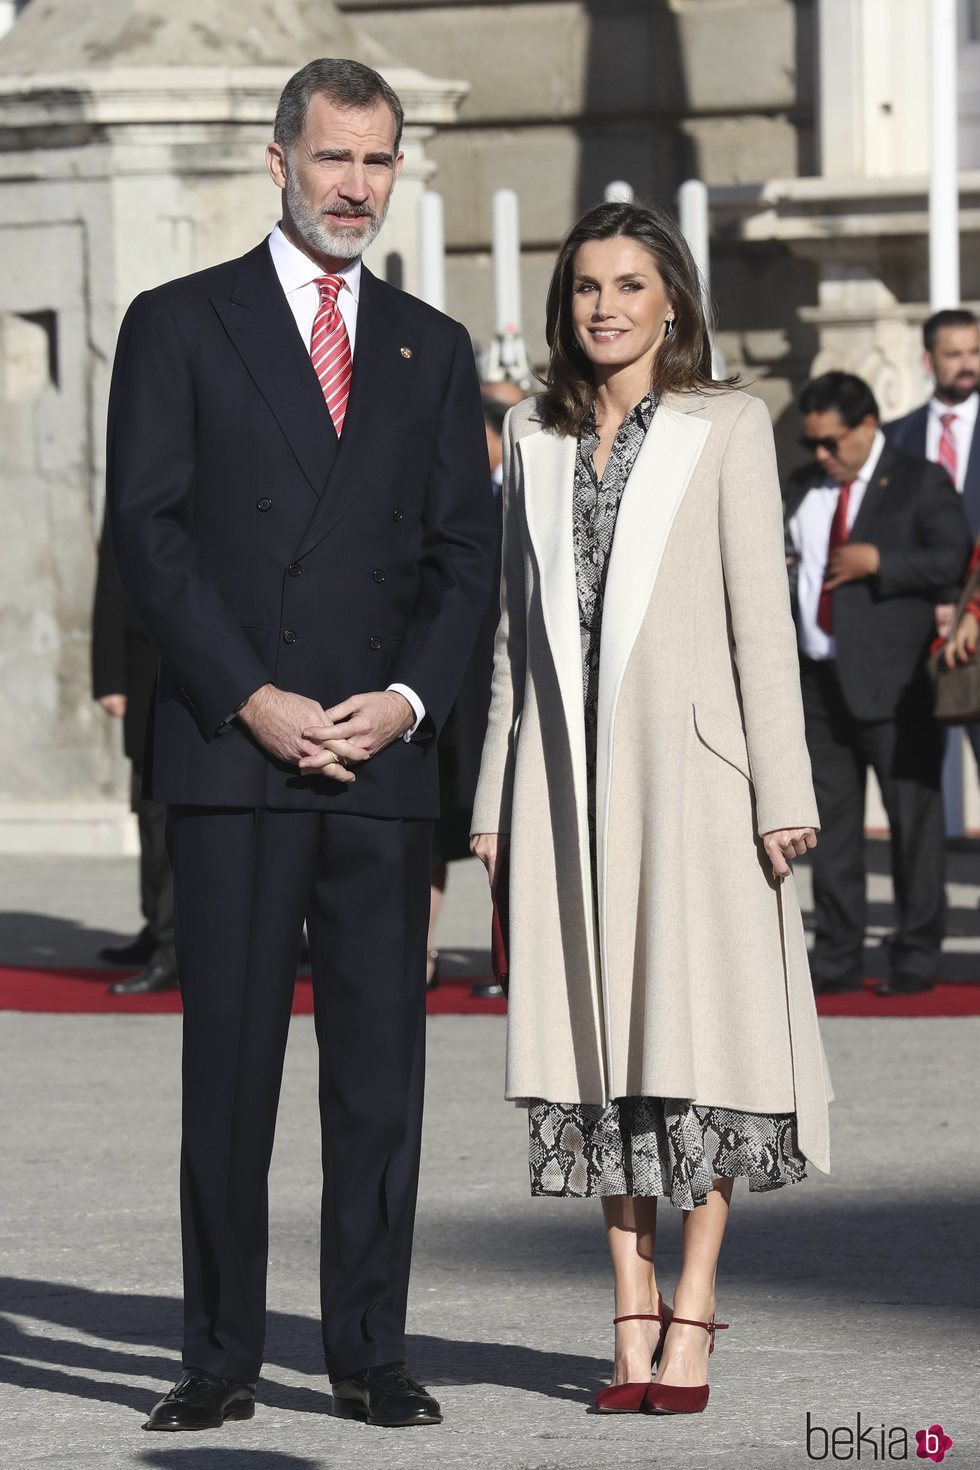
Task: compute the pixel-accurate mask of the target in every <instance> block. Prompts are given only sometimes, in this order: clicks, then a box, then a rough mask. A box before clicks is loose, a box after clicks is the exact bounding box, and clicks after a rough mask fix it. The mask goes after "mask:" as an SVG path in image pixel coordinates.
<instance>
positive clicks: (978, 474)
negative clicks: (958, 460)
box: [963, 417, 980, 536]
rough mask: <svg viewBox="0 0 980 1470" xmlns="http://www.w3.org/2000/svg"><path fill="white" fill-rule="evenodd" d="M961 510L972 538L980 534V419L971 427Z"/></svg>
mask: <svg viewBox="0 0 980 1470" xmlns="http://www.w3.org/2000/svg"><path fill="white" fill-rule="evenodd" d="M963 509H964V511H965V512H966V518H967V520H968V521H969V522H970V529H971V531H972V532H973V534H974V536H976V535H978V534H980V417H978V419H977V421H976V422H975V423H974V425H973V439H972V441H971V443H970V453H969V456H968V458H967V461H966V474H965V476H964V478H963Z"/></svg>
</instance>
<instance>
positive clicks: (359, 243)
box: [286, 174, 391, 260]
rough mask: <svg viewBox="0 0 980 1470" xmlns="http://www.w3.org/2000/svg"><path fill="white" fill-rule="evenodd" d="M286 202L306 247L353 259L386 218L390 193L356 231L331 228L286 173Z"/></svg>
mask: <svg viewBox="0 0 980 1470" xmlns="http://www.w3.org/2000/svg"><path fill="white" fill-rule="evenodd" d="M286 203H287V205H288V206H289V213H290V216H291V218H292V221H293V223H294V224H295V226H296V228H297V230H298V231H299V233H300V235H301V237H302V239H303V241H304V243H305V244H306V245H307V246H309V248H310V250H312V251H313V252H314V253H315V254H317V255H332V256H333V257H334V258H335V259H336V260H356V259H357V257H358V256H359V255H363V254H364V252H365V250H366V249H367V248H368V246H369V245H370V244H371V243H372V241H374V240H376V239H377V237H378V233H379V231H380V229H381V226H382V225H383V224H384V222H385V220H386V219H387V217H388V205H389V204H390V203H391V195H390V194H389V195H388V198H387V199H386V200H385V206H384V209H383V210H382V211H381V213H380V215H378V214H373V213H372V217H371V219H370V221H369V223H368V224H367V226H366V227H365V228H363V229H362V230H359V231H358V232H357V233H356V234H355V233H354V232H353V231H351V230H349V229H348V230H345V229H339V230H332V229H331V228H330V225H329V224H328V223H327V221H328V220H329V219H330V216H329V215H328V214H321V213H320V211H319V210H318V209H314V208H313V207H312V205H311V204H310V202H309V200H308V199H307V198H306V196H305V195H304V193H303V192H302V190H301V189H300V187H299V184H298V183H297V182H296V179H295V177H294V175H292V174H287V175H286ZM365 208H369V206H367V205H366V206H365Z"/></svg>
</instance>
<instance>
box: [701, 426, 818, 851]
mask: <svg viewBox="0 0 980 1470" xmlns="http://www.w3.org/2000/svg"><path fill="white" fill-rule="evenodd" d="M718 513H719V530H720V535H721V554H722V564H723V567H724V573H725V588H726V591H727V594H728V603H729V609H730V614H731V627H732V638H733V641H734V654H735V665H736V668H737V670H738V679H739V686H740V690H741V697H742V714H743V719H744V723H745V739H746V745H747V747H748V756H749V768H750V770H751V772H752V780H753V784H754V786H755V796H756V819H757V824H758V831H759V835H760V836H761V835H763V834H764V833H766V832H774V831H777V830H778V829H780V828H784V827H817V826H818V817H817V804H816V799H815V797H814V794H813V782H812V779H811V775H810V758H809V755H808V753H807V748H806V736H805V734H804V728H803V701H802V697H801V694H800V668H799V657H798V654H797V649H796V633H795V630H794V627H793V619H792V615H791V613H790V602H789V587H788V584H787V579H786V561H785V545H784V539H783V519H782V502H781V499H780V494H779V478H778V475H777V472H776V451H775V445H774V443H773V434H772V424H771V423H770V420H769V414H768V411H767V409H766V407H765V404H764V403H762V402H761V400H759V399H750V400H749V401H748V402H747V403H746V404H745V407H744V408H743V409H742V411H741V412H740V414H739V416H738V418H737V419H736V421H735V424H734V426H733V427H732V430H731V434H730V435H729V439H728V443H727V445H726V448H725V453H724V457H723V460H722V466H721V479H720V485H719V512H718Z"/></svg>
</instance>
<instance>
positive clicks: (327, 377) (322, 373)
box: [310, 276, 354, 439]
mask: <svg viewBox="0 0 980 1470" xmlns="http://www.w3.org/2000/svg"><path fill="white" fill-rule="evenodd" d="M313 284H314V285H315V286H316V288H317V290H318V291H319V292H320V307H319V310H318V311H317V314H316V316H315V317H314V319H313V335H312V337H311V338H310V358H311V360H312V362H313V366H314V368H315V369H316V375H317V377H318V378H319V379H320V387H321V388H322V389H323V398H324V402H325V403H326V405H327V408H328V410H329V412H330V417H331V418H332V419H333V426H334V428H335V429H336V430H337V438H338V439H339V438H340V432H341V430H342V429H343V427H344V416H345V414H346V413H347V400H348V398H349V397H350V380H351V374H352V372H353V370H354V364H353V359H352V357H351V350H350V338H349V337H348V335H347V327H346V324H345V322H344V318H343V316H342V315H341V311H340V307H339V306H338V305H337V297H338V295H339V293H340V290H341V287H342V286H343V284H344V278H343V276H320V277H319V278H318V279H317V280H316V281H314V283H313Z"/></svg>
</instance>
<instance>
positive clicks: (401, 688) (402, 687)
mask: <svg viewBox="0 0 980 1470" xmlns="http://www.w3.org/2000/svg"><path fill="white" fill-rule="evenodd" d="M388 689H389V690H390V691H391V692H392V693H394V694H401V695H402V696H403V697H404V698H405V699H407V700H408V702H409V704H410V705H411V706H412V709H413V710H414V712H415V724H414V725H413V726H412V728H411V729H410V730H406V731H405V733H404V735H403V736H402V739H403V740H411V738H412V736H413V735H414V734H415V732H416V730H417V729H418V727H419V726H420V725H421V723H422V721H423V720H424V719H425V705H424V704H423V703H422V701H421V699H419V697H418V695H417V694H416V693H415V690H414V689H409V687H408V685H407V684H389V685H388Z"/></svg>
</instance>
